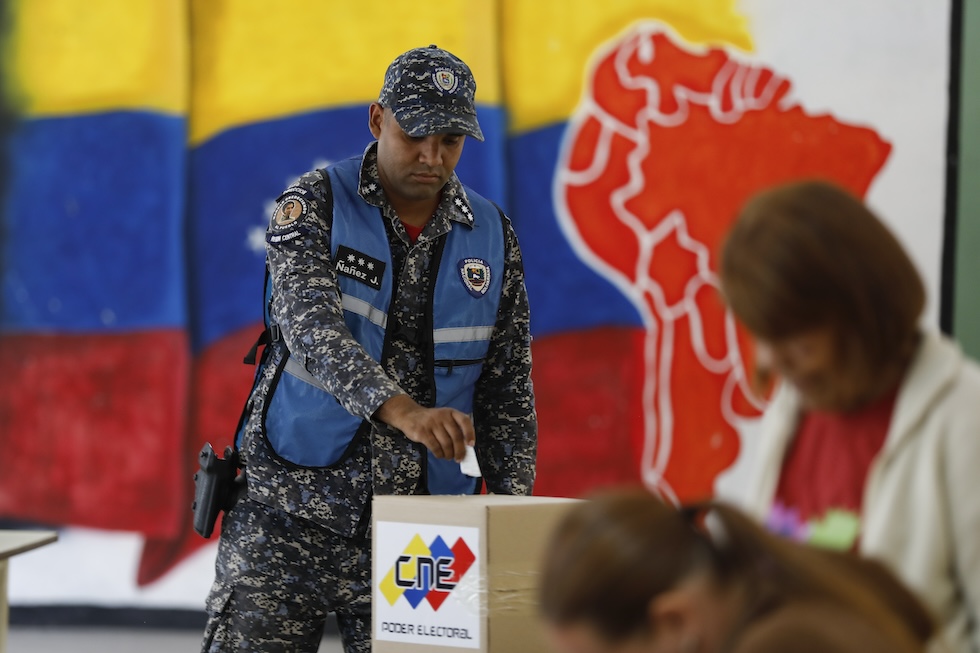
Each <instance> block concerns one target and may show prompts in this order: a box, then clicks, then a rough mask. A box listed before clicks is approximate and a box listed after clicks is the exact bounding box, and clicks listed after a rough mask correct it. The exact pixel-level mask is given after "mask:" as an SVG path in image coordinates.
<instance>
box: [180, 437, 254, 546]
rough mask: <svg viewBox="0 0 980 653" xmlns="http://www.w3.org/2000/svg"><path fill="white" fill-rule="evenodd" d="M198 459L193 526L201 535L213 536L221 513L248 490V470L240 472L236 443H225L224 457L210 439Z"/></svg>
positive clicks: (192, 507) (192, 506)
mask: <svg viewBox="0 0 980 653" xmlns="http://www.w3.org/2000/svg"><path fill="white" fill-rule="evenodd" d="M197 459H198V463H200V466H201V468H200V469H199V470H198V471H197V472H195V474H194V503H193V504H191V510H193V511H194V530H195V531H197V532H198V533H199V534H200V535H201V536H202V537H211V533H212V532H213V531H214V522H215V520H217V519H218V513H220V512H221V511H225V512H228V511H229V510H231V509H232V507H233V506H234V505H235V504H236V503H237V502H238V498H239V497H240V496H241V494H242V493H243V492H244V491H245V474H244V473H242V474H239V473H238V469H239V467H240V465H239V460H238V452H237V451H236V450H235V449H234V447H225V457H224V458H219V457H218V454H216V453H215V452H214V449H212V448H211V444H210V443H208V444H205V445H204V447H203V448H202V449H201V453H200V454H198V457H197Z"/></svg>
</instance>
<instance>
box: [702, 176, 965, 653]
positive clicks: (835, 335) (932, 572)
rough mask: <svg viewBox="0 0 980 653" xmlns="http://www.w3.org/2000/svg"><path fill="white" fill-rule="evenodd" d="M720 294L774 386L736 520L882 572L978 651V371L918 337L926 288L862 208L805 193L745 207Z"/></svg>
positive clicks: (942, 340)
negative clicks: (845, 554)
mask: <svg viewBox="0 0 980 653" xmlns="http://www.w3.org/2000/svg"><path fill="white" fill-rule="evenodd" d="M720 272H721V274H720V278H721V288H722V294H723V295H724V299H725V301H726V303H727V304H728V306H729V307H730V308H731V310H732V312H733V313H734V314H735V316H736V317H737V318H738V320H739V321H740V322H741V323H742V324H743V325H744V326H745V327H746V328H747V329H748V330H749V332H751V334H752V336H753V338H754V341H755V366H756V373H755V377H756V381H757V382H758V385H760V386H763V387H768V385H769V383H770V381H773V382H775V383H776V386H775V390H774V393H773V396H772V399H771V401H770V403H769V406H768V408H767V409H766V412H765V415H764V416H763V419H762V422H761V426H760V433H759V434H758V436H757V438H758V440H757V443H756V446H755V449H756V453H755V455H754V460H753V461H752V462H753V463H754V465H755V469H754V473H751V474H750V475H749V485H750V487H748V488H747V492H746V497H747V501H746V508H747V509H748V510H749V512H750V513H752V514H754V515H756V516H757V517H759V518H760V519H762V520H764V521H765V522H766V523H767V525H768V526H769V527H770V529H771V530H773V531H775V532H778V533H780V534H783V535H787V536H790V537H792V538H794V539H798V540H802V541H806V542H810V543H813V544H821V545H825V546H829V547H832V548H837V549H843V550H852V551H858V552H860V553H861V554H864V555H866V556H869V557H874V558H877V559H880V560H881V561H883V562H884V563H886V564H887V565H888V566H889V567H890V568H891V569H892V570H893V571H894V572H895V573H897V574H898V575H899V576H900V577H901V578H902V579H903V580H904V581H905V582H906V583H907V584H908V586H909V587H911V588H912V589H913V590H914V591H916V592H917V593H918V595H919V596H920V598H921V599H922V600H923V601H924V602H925V604H926V606H927V607H928V608H929V609H930V610H932V612H933V613H934V614H935V615H936V617H937V619H938V621H939V625H940V629H941V632H942V634H943V638H944V640H945V642H946V644H947V645H948V646H949V647H950V649H951V650H953V651H956V652H957V653H980V492H977V490H976V483H975V481H976V475H977V470H980V367H978V366H977V365H976V364H975V363H974V362H973V361H971V360H969V359H967V358H966V357H965V356H964V355H963V354H962V352H961V351H960V349H959V347H958V346H957V345H956V344H955V343H954V342H953V341H951V340H950V339H948V338H946V337H944V336H942V335H940V334H938V333H935V332H933V331H931V330H927V329H922V328H921V327H920V325H919V318H920V314H921V312H922V309H923V305H924V303H925V291H924V288H923V284H922V281H921V279H920V277H919V274H918V273H917V271H916V269H915V266H914V265H913V263H912V261H911V259H910V258H909V256H908V254H907V253H906V252H905V250H904V249H903V248H902V246H901V245H900V244H899V242H898V240H897V239H896V238H895V237H894V236H893V235H892V233H891V232H890V231H889V230H888V229H887V227H886V226H885V225H884V224H883V223H882V222H881V221H880V220H879V219H878V218H877V217H875V215H874V214H872V212H871V211H870V210H868V208H867V207H866V206H865V205H864V204H863V203H862V202H861V201H860V200H859V199H857V198H856V197H854V196H852V195H851V194H849V193H848V192H846V191H844V190H843V189H841V188H838V187H837V186H834V185H832V184H829V183H826V182H821V181H804V182H797V183H792V184H787V185H784V186H780V187H776V188H774V189H771V190H768V191H766V192H763V193H761V194H759V195H757V196H756V197H754V198H753V199H752V200H750V201H749V202H748V203H747V204H746V206H745V207H744V208H743V210H742V212H741V214H740V215H739V217H738V219H737V220H736V222H735V224H734V225H733V227H732V229H731V231H730V232H729V235H728V237H727V240H726V242H725V244H724V247H723V249H722V254H721V263H720Z"/></svg>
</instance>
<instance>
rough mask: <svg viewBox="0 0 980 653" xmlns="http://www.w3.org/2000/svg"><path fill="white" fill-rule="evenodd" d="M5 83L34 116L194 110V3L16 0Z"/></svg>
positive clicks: (17, 102) (21, 108)
mask: <svg viewBox="0 0 980 653" xmlns="http://www.w3.org/2000/svg"><path fill="white" fill-rule="evenodd" d="M7 11H8V14H9V18H10V21H11V29H10V37H11V38H10V39H9V42H8V43H7V45H6V46H5V48H4V52H3V59H2V61H3V65H4V72H5V73H7V74H5V75H4V77H5V78H6V80H7V81H6V82H5V87H6V91H7V93H8V94H9V96H10V97H11V98H12V100H13V102H14V103H15V105H16V107H17V109H18V110H19V111H20V112H21V113H22V115H24V116H26V117H48V116H60V115H69V114H72V115H78V114H84V113H92V112H99V111H104V110H119V109H149V110H156V111H160V112H166V113H170V114H182V113H184V112H185V111H186V107H187V81H188V70H189V69H188V60H189V57H188V51H187V46H188V42H187V15H188V12H187V7H186V5H185V4H184V3H183V2H174V1H171V0H14V1H13V2H10V3H8V8H7Z"/></svg>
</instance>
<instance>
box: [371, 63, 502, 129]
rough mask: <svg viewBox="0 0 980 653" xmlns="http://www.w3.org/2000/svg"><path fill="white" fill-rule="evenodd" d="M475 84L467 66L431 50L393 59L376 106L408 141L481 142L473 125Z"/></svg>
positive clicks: (476, 126)
mask: <svg viewBox="0 0 980 653" xmlns="http://www.w3.org/2000/svg"><path fill="white" fill-rule="evenodd" d="M475 94H476V80H475V79H473V73H472V72H470V68H469V66H467V65H466V64H465V63H463V61H462V60H461V59H460V58H459V57H457V56H455V55H453V54H450V53H449V52H446V51H445V50H443V49H441V48H438V47H436V46H434V45H430V46H429V47H427V48H415V49H414V50H409V51H408V52H405V53H404V54H400V55H398V57H396V58H395V60H394V61H392V62H391V65H389V66H388V71H387V72H386V73H385V82H384V86H383V87H382V88H381V95H380V96H379V97H378V103H379V104H381V106H383V107H387V108H389V109H391V111H392V113H393V114H394V115H395V120H397V121H398V125H399V126H400V127H401V128H402V129H403V130H404V131H405V133H406V134H408V135H409V136H429V135H431V134H441V133H445V132H448V133H457V134H466V135H468V136H472V137H473V138H475V139H477V140H480V141H482V140H483V131H482V130H481V129H480V123H478V122H477V121H476V103H475V102H474V101H473V96H474V95H475Z"/></svg>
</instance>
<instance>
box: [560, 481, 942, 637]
mask: <svg viewBox="0 0 980 653" xmlns="http://www.w3.org/2000/svg"><path fill="white" fill-rule="evenodd" d="M540 607H541V613H542V616H543V618H544V622H545V624H546V628H547V632H548V635H549V639H550V640H551V643H552V645H553V648H554V649H555V650H556V651H557V652H558V653H659V652H660V651H665V652H668V651H669V652H687V653H720V652H729V653H767V652H769V651H773V652H775V651H794V652H802V653H810V652H813V653H816V652H818V651H819V652H821V653H830V652H834V653H851V652H853V653H879V652H881V653H885V652H888V653H906V652H911V651H922V650H923V647H924V642H925V641H926V639H927V638H928V637H929V636H930V634H931V632H932V622H931V620H930V618H929V616H928V614H927V613H926V611H925V610H924V608H923V607H922V606H921V605H920V604H919V603H918V601H917V599H916V598H915V597H914V596H913V595H912V594H911V593H910V592H909V591H908V590H906V589H905V588H904V587H903V586H902V585H901V584H900V583H899V582H898V581H897V580H896V579H895V577H894V576H892V575H891V573H890V572H888V571H887V570H886V569H885V568H884V567H883V566H880V565H877V564H876V563H873V562H870V561H867V560H862V559H860V558H858V557H856V556H853V555H851V554H844V553H836V552H830V551H824V550H820V549H816V548H810V547H806V546H804V545H801V544H797V543H795V542H791V541H789V540H786V539H783V538H779V537H776V536H774V535H771V534H770V533H768V532H766V531H765V530H764V529H762V528H761V527H759V526H758V525H756V523H755V522H754V521H753V520H751V519H750V518H748V517H747V516H744V515H743V514H741V513H740V512H738V511H737V510H736V509H734V508H732V507H729V506H726V505H724V504H704V505H701V506H695V507H689V508H682V509H678V508H675V507H674V506H672V505H668V504H666V503H664V502H662V501H661V500H660V499H658V498H656V497H654V496H653V495H651V494H650V493H649V492H647V491H646V490H642V489H620V490H615V491H609V492H606V493H603V494H599V495H596V496H595V497H593V498H592V499H590V500H588V501H583V502H582V503H580V504H577V505H576V506H574V507H573V508H572V509H570V511H569V513H568V514H567V515H566V516H565V518H564V519H563V520H562V521H561V522H560V524H559V525H558V527H557V528H556V530H555V532H554V533H553V534H552V536H551V541H550V543H549V545H548V546H547V547H546V549H545V558H544V561H543V569H542V577H541V584H540Z"/></svg>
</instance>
